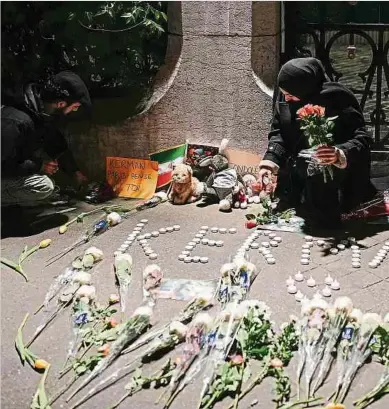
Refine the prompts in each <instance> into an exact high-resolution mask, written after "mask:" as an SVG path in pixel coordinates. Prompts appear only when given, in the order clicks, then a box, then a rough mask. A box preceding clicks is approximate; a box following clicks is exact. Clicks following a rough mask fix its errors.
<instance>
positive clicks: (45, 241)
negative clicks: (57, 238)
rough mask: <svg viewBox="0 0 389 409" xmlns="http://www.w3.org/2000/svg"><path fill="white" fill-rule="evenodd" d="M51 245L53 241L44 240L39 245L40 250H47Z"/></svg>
mask: <svg viewBox="0 0 389 409" xmlns="http://www.w3.org/2000/svg"><path fill="white" fill-rule="evenodd" d="M50 244H51V239H46V240H42V241H41V242H40V243H39V248H40V249H45V248H46V247H49V246H50Z"/></svg>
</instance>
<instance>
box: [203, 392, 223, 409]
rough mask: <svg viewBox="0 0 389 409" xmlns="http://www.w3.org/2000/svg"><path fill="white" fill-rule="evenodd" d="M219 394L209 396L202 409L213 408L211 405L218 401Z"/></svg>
mask: <svg viewBox="0 0 389 409" xmlns="http://www.w3.org/2000/svg"><path fill="white" fill-rule="evenodd" d="M219 395H220V394H219V393H214V394H213V395H212V396H211V399H210V400H209V401H208V403H207V404H206V405H205V406H204V407H203V409H209V408H212V407H213V404H214V403H215V401H216V399H218V398H219Z"/></svg>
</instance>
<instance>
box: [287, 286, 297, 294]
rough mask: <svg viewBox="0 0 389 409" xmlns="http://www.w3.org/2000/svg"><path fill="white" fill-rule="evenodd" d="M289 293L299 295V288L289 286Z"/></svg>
mask: <svg viewBox="0 0 389 409" xmlns="http://www.w3.org/2000/svg"><path fill="white" fill-rule="evenodd" d="M288 293H289V294H296V293H297V287H296V286H295V285H290V286H288Z"/></svg>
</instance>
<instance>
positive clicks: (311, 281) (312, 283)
mask: <svg viewBox="0 0 389 409" xmlns="http://www.w3.org/2000/svg"><path fill="white" fill-rule="evenodd" d="M315 285H316V281H315V279H314V278H313V277H312V276H310V277H309V278H308V280H307V286H308V287H315Z"/></svg>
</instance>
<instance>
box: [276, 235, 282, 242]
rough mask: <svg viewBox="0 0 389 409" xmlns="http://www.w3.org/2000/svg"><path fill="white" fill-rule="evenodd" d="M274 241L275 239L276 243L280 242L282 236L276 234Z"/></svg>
mask: <svg viewBox="0 0 389 409" xmlns="http://www.w3.org/2000/svg"><path fill="white" fill-rule="evenodd" d="M274 241H276V242H277V243H281V242H282V238H281V237H280V236H276V237H274Z"/></svg>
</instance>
